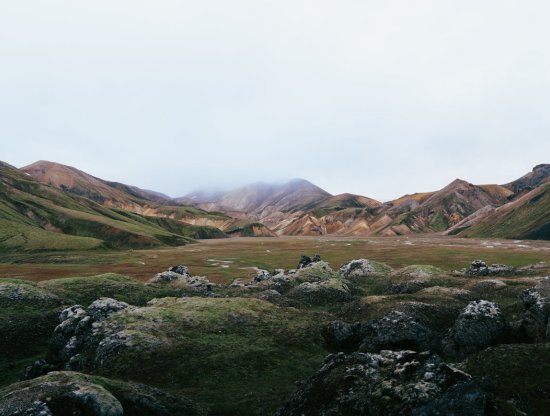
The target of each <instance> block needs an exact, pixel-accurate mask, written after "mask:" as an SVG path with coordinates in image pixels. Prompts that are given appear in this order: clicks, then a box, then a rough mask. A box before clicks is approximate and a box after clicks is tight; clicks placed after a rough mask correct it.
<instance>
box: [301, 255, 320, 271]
mask: <svg viewBox="0 0 550 416" xmlns="http://www.w3.org/2000/svg"><path fill="white" fill-rule="evenodd" d="M319 261H321V256H320V255H319V254H316V255H315V256H313V258H311V257H309V256H305V255H301V256H300V261H299V262H298V267H297V268H298V269H302V268H304V267H307V266H309V265H310V264H313V263H317V262H319Z"/></svg>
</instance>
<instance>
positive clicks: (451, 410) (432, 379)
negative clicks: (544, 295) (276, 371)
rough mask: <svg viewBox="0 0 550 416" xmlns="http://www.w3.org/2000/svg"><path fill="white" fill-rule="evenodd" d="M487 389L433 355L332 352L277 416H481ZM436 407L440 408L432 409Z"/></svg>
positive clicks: (488, 394) (482, 384)
mask: <svg viewBox="0 0 550 416" xmlns="http://www.w3.org/2000/svg"><path fill="white" fill-rule="evenodd" d="M491 387H492V386H489V385H487V383H483V382H482V381H480V380H478V379H474V378H472V377H471V376H470V375H469V374H466V373H464V372H462V371H460V370H457V369H456V368H453V367H451V366H449V365H447V364H445V363H444V362H443V361H442V360H441V358H440V357H439V356H437V355H435V354H430V353H416V352H413V351H407V350H405V351H387V350H385V351H381V352H380V353H378V354H371V353H358V352H355V353H351V354H345V353H337V354H332V355H329V356H328V357H327V358H326V359H325V362H324V363H323V365H322V367H321V368H320V369H319V370H318V371H317V372H316V373H315V374H314V375H313V376H312V377H311V378H310V379H309V380H307V381H306V382H305V383H304V384H303V385H302V386H300V387H299V389H298V391H297V392H296V393H295V394H294V396H293V397H292V398H291V399H290V401H289V402H288V403H286V404H285V405H284V406H283V407H281V408H280V409H279V410H278V411H277V416H302V415H325V416H337V415H346V416H359V415H411V414H412V415H424V414H426V415H427V414H456V415H458V414H468V415H484V414H485V408H486V407H487V405H488V403H489V402H490V401H491V400H492V392H491V390H490V388H491ZM439 408H442V409H444V412H443V413H438V412H437V409H439ZM434 409H435V410H434Z"/></svg>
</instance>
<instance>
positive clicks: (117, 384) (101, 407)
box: [0, 371, 202, 416]
mask: <svg viewBox="0 0 550 416" xmlns="http://www.w3.org/2000/svg"><path fill="white" fill-rule="evenodd" d="M201 413H202V412H201V411H200V409H198V408H197V407H196V405H194V404H193V403H192V402H191V401H189V400H188V399H186V398H184V397H174V396H172V395H170V394H168V393H166V392H164V391H162V390H159V389H157V388H153V387H150V386H147V385H144V384H134V383H128V382H122V381H116V380H110V379H106V378H103V377H97V376H88V375H85V374H81V373H75V372H67V371H64V372H52V373H50V374H48V375H46V376H43V377H39V378H37V379H34V380H30V381H24V382H20V383H16V384H12V385H10V386H7V387H4V388H2V389H0V415H13V416H15V415H17V416H51V415H59V416H61V415H82V416H120V415H123V414H124V415H125V416H175V415H182V416H184V415H187V416H191V415H198V414H201Z"/></svg>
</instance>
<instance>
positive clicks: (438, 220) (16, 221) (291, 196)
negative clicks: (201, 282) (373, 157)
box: [0, 161, 550, 250]
mask: <svg viewBox="0 0 550 416" xmlns="http://www.w3.org/2000/svg"><path fill="white" fill-rule="evenodd" d="M549 181H550V165H538V166H536V167H535V168H534V169H533V171H532V172H529V173H528V174H526V175H524V176H523V177H521V178H519V179H517V180H515V181H513V182H510V183H508V184H505V185H496V184H493V185H474V184H471V183H469V182H466V181H464V180H461V179H456V180H454V181H453V182H451V183H450V184H449V185H447V186H445V187H444V188H442V189H440V190H436V191H431V192H422V193H414V194H408V195H404V196H403V197H400V198H398V199H396V200H394V201H389V202H386V203H382V202H379V201H376V200H375V199H372V198H368V197H365V196H361V195H354V194H349V193H343V194H339V195H331V194H330V193H328V192H326V191H325V190H323V189H322V188H320V187H318V186H316V185H314V184H312V183H311V182H308V181H307V180H304V179H294V180H292V181H289V182H287V183H282V184H281V183H279V184H270V183H262V182H258V183H253V184H250V185H247V186H243V187H241V188H238V189H235V190H233V191H229V192H205V191H197V192H193V193H191V194H189V195H186V196H185V197H182V198H178V199H177V200H173V199H169V197H167V196H166V195H163V194H159V193H157V192H154V191H148V190H143V189H140V188H138V187H135V186H130V185H125V184H122V183H119V182H113V181H107V180H104V179H100V178H97V177H94V176H92V175H89V174H87V173H85V172H83V171H81V170H78V169H76V168H73V167H70V166H65V165H61V164H58V163H53V162H45V161H40V162H36V163H33V164H32V165H29V166H26V167H24V168H22V169H17V168H15V167H13V166H11V165H9V164H7V163H4V162H0V197H1V198H0V225H3V228H2V231H1V232H0V248H5V249H11V250H15V249H18V248H23V249H29V250H41V249H46V248H51V245H49V244H48V243H47V241H48V239H50V238H53V237H55V241H56V243H55V244H57V245H59V246H60V247H61V246H62V247H66V248H93V247H152V246H157V245H166V244H169V245H175V244H185V243H187V242H189V241H192V240H191V239H192V238H216V237H226V236H246V237H248V236H262V237H267V236H280V235H297V236H318V235H343V236H346V235H347V236H367V235H382V236H391V235H405V234H410V233H433V232H438V233H445V234H453V235H454V234H459V235H461V236H474V237H484V236H487V237H489V236H491V237H493V236H494V237H506V238H550V236H549V227H550V226H549V225H548V224H549V222H550V219H549V215H550V214H549V212H550V209H549V208H550V196H549V195H548V194H549V192H550V191H549V190H548V188H549V187H550V182H549Z"/></svg>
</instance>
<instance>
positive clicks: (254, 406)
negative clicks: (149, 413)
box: [100, 298, 328, 415]
mask: <svg viewBox="0 0 550 416" xmlns="http://www.w3.org/2000/svg"><path fill="white" fill-rule="evenodd" d="M112 319H113V322H114V323H117V322H118V323H120V324H121V325H122V326H123V327H124V332H125V333H128V334H131V337H132V339H135V340H138V341H139V342H136V344H135V345H136V348H135V349H133V350H124V352H122V353H119V354H117V355H116V356H114V357H112V358H111V359H108V360H106V361H105V363H104V365H103V366H102V368H101V369H100V372H101V374H105V375H110V376H113V375H114V376H116V377H119V378H125V379H131V380H135V381H139V382H146V383H148V384H152V385H156V386H159V387H162V388H166V389H169V390H171V391H172V392H175V393H176V392H183V393H187V394H188V395H191V393H192V396H193V398H194V400H196V401H197V402H198V403H199V404H203V405H204V406H208V407H210V410H211V413H212V414H240V415H252V414H271V413H273V412H274V410H275V409H276V408H277V407H278V406H279V405H280V403H281V402H282V401H284V399H285V397H288V395H289V394H290V393H291V391H292V389H293V382H294V381H295V380H298V379H302V378H306V377H307V376H309V375H310V374H311V373H312V372H313V371H314V369H315V368H317V367H318V365H319V364H320V363H321V361H322V359H323V358H324V356H325V355H326V351H325V350H324V349H323V348H322V346H321V345H322V340H321V336H320V328H321V326H322V325H323V323H324V322H326V321H327V320H328V317H327V316H325V315H322V314H313V313H311V312H306V311H298V310H296V309H293V308H281V307H276V306H274V305H272V304H270V303H268V302H264V301H260V300H257V299H251V298H221V299H216V298H186V299H176V298H163V299H156V300H154V301H153V302H151V304H150V306H148V307H145V308H140V309H138V310H134V311H132V312H123V313H119V314H117V315H116V316H113V318H112ZM140 337H141V338H140ZM136 362H139V363H140V365H138V366H136Z"/></svg>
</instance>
